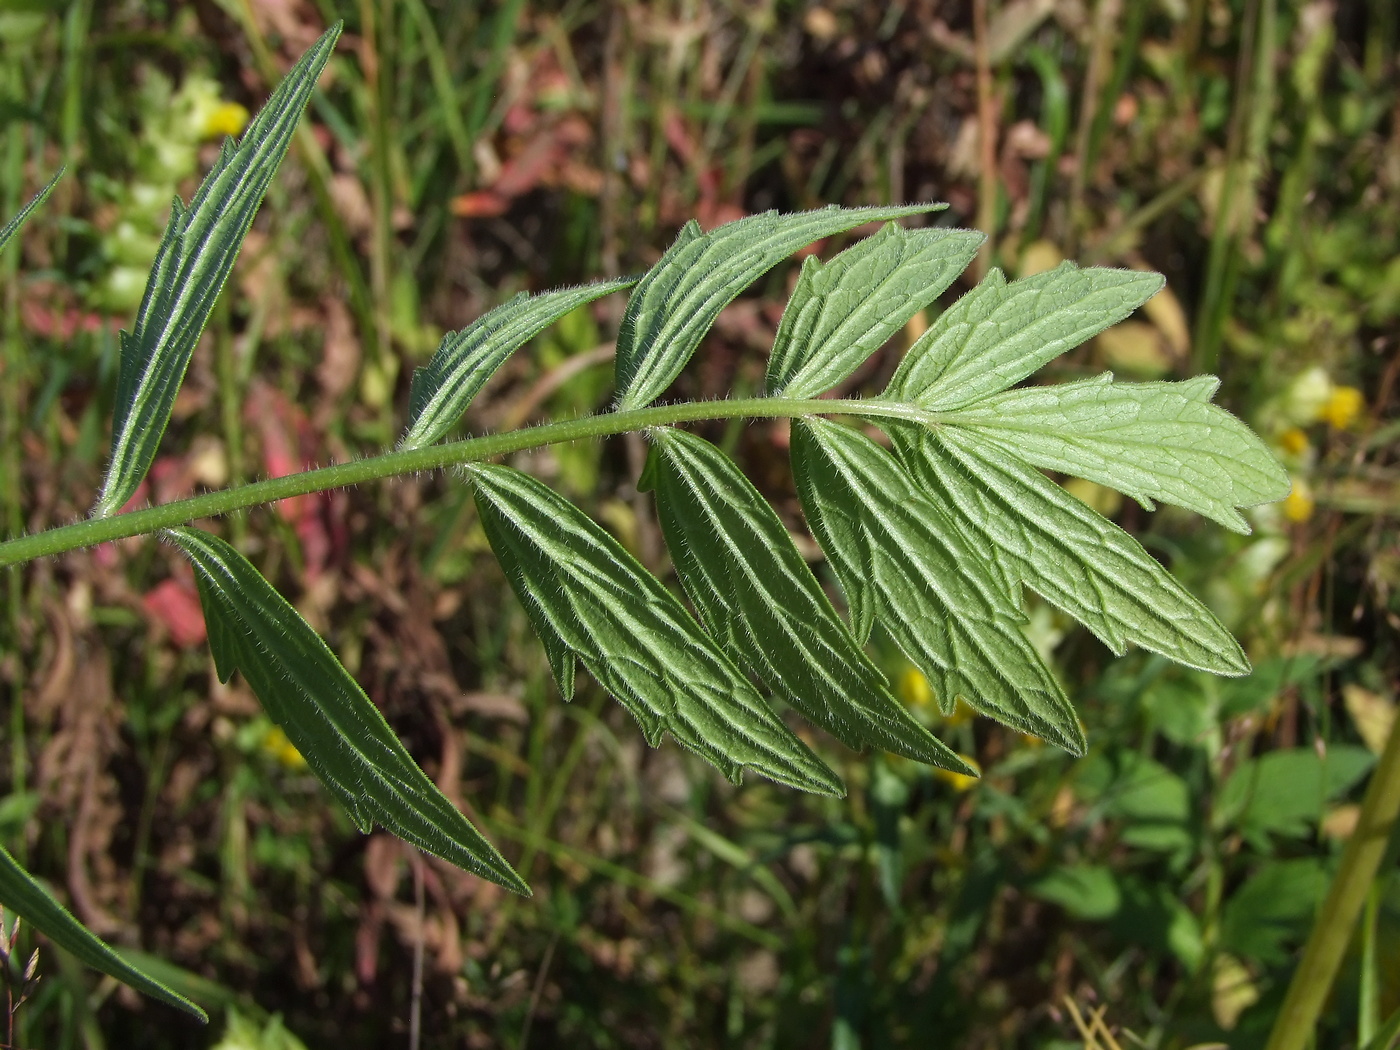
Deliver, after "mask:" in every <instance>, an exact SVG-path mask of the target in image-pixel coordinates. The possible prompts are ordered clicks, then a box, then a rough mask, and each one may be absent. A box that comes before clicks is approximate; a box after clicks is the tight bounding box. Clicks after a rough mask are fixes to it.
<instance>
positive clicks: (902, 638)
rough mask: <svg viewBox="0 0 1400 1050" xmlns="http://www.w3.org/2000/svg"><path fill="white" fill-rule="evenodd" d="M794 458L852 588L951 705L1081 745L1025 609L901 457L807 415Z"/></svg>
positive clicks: (812, 520)
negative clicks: (1028, 632)
mask: <svg viewBox="0 0 1400 1050" xmlns="http://www.w3.org/2000/svg"><path fill="white" fill-rule="evenodd" d="M792 460H793V473H794V475H795V476H796V479H797V489H798V493H799V494H800V495H801V497H802V506H803V509H804V510H805V511H806V514H807V521H808V523H809V524H810V525H811V526H812V531H813V532H814V533H816V535H817V538H818V540H819V541H820V542H821V545H822V547H823V548H824V549H825V550H826V553H827V556H828V557H829V558H830V559H831V563H832V566H833V567H834V568H835V569H836V574H837V576H838V577H839V578H840V580H841V585H842V587H843V588H845V589H846V593H847V594H848V595H851V594H854V593H858V594H860V595H861V599H860V600H861V601H862V602H863V603H864V604H866V605H867V606H868V607H869V608H870V609H871V610H872V611H873V615H874V616H875V617H876V618H878V619H879V621H880V623H881V624H882V625H884V627H885V628H886V629H887V630H888V631H889V632H890V634H891V636H892V637H893V638H894V640H895V642H896V643H897V644H898V645H899V647H900V648H901V649H903V650H904V653H905V655H906V656H908V657H909V659H910V660H912V661H913V662H914V663H915V664H916V665H917V666H918V667H919V669H920V670H921V671H923V673H924V676H925V677H926V678H927V679H928V681H929V685H930V686H931V687H932V688H933V691H934V694H935V695H936V696H937V698H938V701H939V703H940V704H941V705H943V707H944V709H945V710H951V709H952V705H953V703H954V702H955V701H956V700H957V699H959V698H961V699H963V700H966V701H967V703H968V704H970V705H971V706H972V707H973V708H975V709H976V710H979V711H982V712H983V713H985V714H987V715H990V716H991V717H992V718H995V719H996V720H997V721H999V722H1003V723H1005V724H1006V725H1009V726H1012V727H1013V728H1015V729H1019V730H1021V731H1023V732H1027V733H1034V734H1036V735H1038V736H1042V737H1045V738H1047V739H1049V740H1052V741H1054V742H1055V743H1057V744H1059V745H1060V746H1061V747H1063V748H1065V749H1066V750H1068V751H1070V752H1071V753H1073V754H1076V755H1079V754H1083V753H1084V748H1085V741H1084V733H1083V730H1082V729H1080V726H1079V720H1078V719H1077V718H1076V717H1075V714H1074V709H1073V708H1072V707H1071V706H1070V704H1069V701H1068V700H1067V699H1066V698H1065V694H1064V691H1063V690H1062V689H1061V688H1060V685H1059V683H1058V682H1056V681H1055V678H1054V676H1053V675H1052V674H1051V673H1050V670H1049V668H1047V667H1046V666H1045V664H1044V663H1043V662H1042V661H1041V659H1040V657H1039V656H1038V655H1037V654H1036V651H1035V650H1034V649H1033V648H1032V647H1031V644H1030V642H1028V641H1027V640H1026V638H1025V636H1024V635H1023V634H1022V633H1021V629H1020V625H1021V623H1023V622H1024V616H1023V615H1022V614H1021V610H1020V608H1019V607H1018V605H1017V604H1016V603H1015V602H1014V601H1013V600H1012V598H1011V597H1010V596H1009V595H1008V594H1007V593H1006V592H1005V590H1004V589H1003V584H1002V582H1001V581H1000V580H998V579H997V578H996V577H995V576H994V575H993V572H992V570H991V569H989V568H988V567H987V561H986V558H985V557H984V555H983V553H982V552H981V551H979V550H976V549H974V548H973V547H971V546H970V545H969V544H968V543H967V542H966V541H965V540H964V539H963V538H962V535H961V534H960V533H959V532H958V530H957V529H956V528H955V527H954V526H953V525H952V523H951V522H949V521H948V519H947V518H946V517H945V516H944V514H943V511H942V510H940V509H939V508H938V507H937V506H936V505H935V504H933V503H932V502H931V501H930V500H929V499H928V498H927V497H926V496H924V495H923V494H922V493H921V492H920V491H919V490H918V489H917V488H916V487H915V485H914V483H913V481H912V480H911V479H910V477H909V476H908V475H907V474H906V473H905V472H904V470H903V469H902V468H901V467H900V465H899V463H898V461H897V460H896V459H895V458H894V456H893V454H891V453H890V452H888V451H887V450H885V449H883V448H881V447H880V446H879V445H877V444H875V442H873V441H871V440H870V439H869V438H868V437H866V436H865V435H864V434H860V433H857V432H856V431H855V430H852V429H851V428H849V427H843V426H840V425H838V424H836V423H830V422H827V421H825V420H821V419H804V420H802V421H801V422H800V423H796V424H795V425H794V426H793V430H792Z"/></svg>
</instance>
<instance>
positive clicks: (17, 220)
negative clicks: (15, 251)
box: [0, 168, 64, 252]
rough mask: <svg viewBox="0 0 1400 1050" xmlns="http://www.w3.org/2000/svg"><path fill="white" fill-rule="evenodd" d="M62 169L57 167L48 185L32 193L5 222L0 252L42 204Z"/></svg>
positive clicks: (0, 237) (59, 177)
mask: <svg viewBox="0 0 1400 1050" xmlns="http://www.w3.org/2000/svg"><path fill="white" fill-rule="evenodd" d="M63 171H64V169H63V168H59V169H58V170H57V171H56V172H54V173H53V178H51V179H49V183H48V185H47V186H45V187H44V188H43V189H42V190H40V191H39V192H38V193H36V194H34V199H33V200H31V201H30V202H29V203H28V204H26V205H25V206H24V207H23V208H21V209H20V210H19V214H18V215H16V216H15V217H14V218H13V219H11V220H10V221H9V222H7V223H5V228H4V229H3V230H0V252H3V251H4V250H5V245H7V244H9V243H10V238H11V237H13V236H14V235H15V234H16V233H18V232H19V228H20V227H21V226H23V225H24V224H25V223H26V222H28V221H29V216H30V215H32V214H34V209H35V208H37V207H39V205H41V204H43V203H44V201H45V199H46V198H47V197H48V195H49V193H50V192H51V191H52V190H53V188H54V187H55V186H57V185H58V180H59V179H61V178H63Z"/></svg>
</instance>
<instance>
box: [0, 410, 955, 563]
mask: <svg viewBox="0 0 1400 1050" xmlns="http://www.w3.org/2000/svg"><path fill="white" fill-rule="evenodd" d="M818 414H821V415H832V414H834V415H856V416H870V417H881V418H893V419H908V420H915V421H918V422H923V423H936V422H939V421H940V420H941V419H942V418H943V416H942V415H941V414H940V413H936V412H928V411H925V410H923V409H921V408H919V407H918V406H917V405H909V404H900V403H896V402H890V401H864V400H852V401H838V400H826V399H795V398H779V397H750V398H734V399H730V400H724V401H691V402H686V403H684V404H677V405H656V406H653V407H650V408H637V409H629V410H627V411H625V412H604V413H601V414H599V415H593V416H583V417H581V418H579V419H569V420H564V421H562V422H558V423H549V424H547V425H545V426H539V427H529V428H526V429H524V430H513V431H510V432H509V433H504V434H489V435H487V436H485V437H476V438H467V439H465V440H463V441H452V442H448V443H446V444H441V445H430V446H428V447H427V448H415V449H404V450H400V451H396V452H386V453H384V454H383V455H379V456H371V457H369V458H367V459H358V460H354V461H352V462H350V463H338V464H336V465H335V466H331V467H319V468H317V469H315V470H306V471H301V472H299V473H296V474H288V475H286V476H284V477H280V478H269V479H267V480H265V481H257V482H253V483H251V484H248V485H239V486H236V487H233V488H227V489H221V490H219V491H218V492H208V493H205V494H204V495H202V496H193V497H191V498H189V499H182V500H177V501H175V502H173V503H163V504H161V505H160V506H158V507H147V508H145V509H144V510H136V511H131V512H129V513H126V514H114V515H112V516H110V517H105V518H90V519H87V520H84V521H78V522H74V523H73V524H72V525H64V526H61V527H59V528H55V529H49V530H48V531H46V532H40V533H36V534H34V535H32V536H22V537H19V538H17V539H12V540H8V541H6V542H4V543H0V568H2V567H4V566H6V565H18V564H20V563H23V562H27V561H33V560H34V559H35V558H44V557H49V556H51V555H55V554H62V553H64V552H65V551H70V550H75V549H77V548H79V547H91V546H93V545H94V544H98V543H106V542H107V541H109V540H119V539H125V538H127V537H130V536H141V535H145V534H147V533H152V532H159V531H160V530H161V529H168V528H172V527H173V526H176V525H183V524H186V523H187V522H191V521H195V520H196V519H198V518H210V517H216V516H218V515H220V514H228V513H230V512H231V511H235V510H242V509H243V508H245V507H253V506H257V505H259V504H262V503H274V502H276V501H277V500H282V499H287V498H288V497H291V496H304V495H307V494H308V493H312V492H323V491H325V490H326V489H337V488H344V487H346V486H347V485H358V484H360V483H361V482H366V481H377V480H379V479H381V478H389V477H394V476H396V475H399V474H413V473H417V472H419V471H424V470H440V469H441V468H443V467H452V466H457V465H458V464H462V463H476V462H480V461H481V460H484V459H490V458H492V457H493V456H503V455H508V454H509V453H512V452H523V451H526V450H528V449H535V448H542V447H543V446H545V445H553V444H557V443H559V442H562V441H578V440H580V439H586V438H600V437H609V436H612V435H614V434H625V433H628V432H631V431H637V430H646V429H648V428H650V427H664V426H671V425H673V424H676V423H687V422H693V421H697V420H703V419H735V418H780V417H782V418H791V417H794V416H810V415H818Z"/></svg>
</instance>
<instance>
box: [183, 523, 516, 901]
mask: <svg viewBox="0 0 1400 1050" xmlns="http://www.w3.org/2000/svg"><path fill="white" fill-rule="evenodd" d="M166 535H167V536H169V537H170V538H171V539H172V540H174V541H175V542H176V543H177V544H178V545H179V546H180V547H181V549H182V550H184V552H185V553H186V554H187V555H188V556H189V559H190V561H191V562H193V563H194V568H195V577H196V580H197V581H198V584H199V600H200V604H201V605H202V606H203V607H204V618H205V621H206V622H207V624H208V627H209V648H210V649H211V650H213V653H214V666H215V668H216V669H217V670H218V672H219V679H220V680H221V681H224V682H227V681H228V680H229V678H230V677H232V675H233V672H234V670H239V671H242V672H243V677H244V678H245V679H247V681H248V684H249V685H250V686H251V687H252V689H253V692H254V693H256V694H257V697H258V699H259V700H260V701H262V705H263V707H264V708H265V709H266V710H267V713H268V715H269V717H271V718H272V720H273V721H274V722H276V723H277V724H278V725H280V726H281V727H282V729H283V730H284V731H285V732H286V734H287V739H289V740H290V741H291V742H292V744H293V745H294V746H295V747H296V749H297V750H298V751H300V752H301V754H302V757H304V758H305V759H306V763H307V765H309V766H310V767H311V769H312V771H313V772H315V774H316V775H317V776H318V777H319V778H320V779H321V782H322V783H323V784H325V785H326V787H327V788H329V789H330V791H331V793H332V794H333V795H335V796H336V798H338V799H339V800H340V802H341V804H342V805H344V806H345V808H346V810H348V811H349V813H350V817H351V819H353V820H354V821H355V825H356V826H357V827H358V828H359V829H360V830H361V831H363V832H368V831H369V830H370V829H371V828H372V827H373V826H374V824H375V823H376V822H377V823H379V824H381V825H383V826H384V827H385V828H387V829H388V830H390V831H392V832H393V833H394V834H395V835H398V836H399V837H400V838H402V839H405V840H406V841H408V842H411V843H413V844H414V845H415V846H418V847H420V848H422V849H425V850H427V851H428V852H429V853H432V854H435V855H436V856H439V857H442V858H443V859H444V860H447V861H451V862H452V863H453V864H456V865H457V866H458V867H460V868H464V869H466V870H467V871H470V872H472V873H473V874H475V875H479V876H481V877H482V878H483V879H490V880H491V881H492V882H495V883H499V884H500V885H502V886H504V887H506V888H507V889H511V890H515V891H516V892H517V893H525V894H528V893H529V892H530V889H529V887H528V886H526V885H525V882H524V880H522V879H521V878H520V876H519V875H517V874H516V873H515V871H514V870H512V868H511V867H510V865H509V864H507V863H506V862H505V859H504V858H503V857H502V856H501V855H500V854H499V853H497V852H496V850H495V848H494V847H493V846H492V845H491V844H490V843H489V842H487V841H486V840H485V839H484V838H482V836H481V834H480V833H479V832H478V831H477V830H476V828H474V827H472V825H471V823H470V822H469V821H468V820H467V818H466V817H464V816H462V814H461V813H460V812H459V811H458V809H457V807H456V806H454V805H453V804H452V803H451V802H450V801H448V799H447V797H446V796H445V795H443V793H442V792H441V791H439V790H438V788H437V786H436V785H435V784H434V783H433V782H432V781H431V780H429V779H428V777H427V775H426V774H425V773H424V772H423V771H422V770H421V769H419V768H418V766H417V764H416V763H414V761H413V759H412V757H410V755H409V753H408V751H407V750H405V749H404V746H403V744H402V743H401V742H400V741H399V738H398V737H397V736H395V735H394V731H393V730H392V729H390V728H389V723H387V722H386V721H384V716H383V715H382V714H380V713H379V709H378V708H377V707H375V706H374V704H373V703H372V702H371V701H370V699H369V697H367V696H366V695H365V693H364V690H362V689H361V688H360V686H359V684H358V683H357V682H356V681H355V679H354V678H352V677H351V676H350V673H349V672H348V671H346V670H345V668H344V667H342V666H341V664H340V661H339V660H337V659H336V658H335V654H333V653H332V652H331V651H330V649H329V648H328V647H327V645H326V643H325V642H324V641H322V640H321V636H320V635H318V634H317V633H316V632H315V631H313V630H312V629H311V627H310V626H309V625H308V624H307V622H306V621H305V620H303V619H302V618H301V614H300V613H298V612H297V611H296V609H294V608H293V607H292V606H291V605H290V604H289V603H288V602H287V600H286V599H285V598H283V597H282V596H281V595H280V594H278V593H277V591H276V590H275V589H273V587H272V585H271V584H270V583H268V582H267V580H265V579H264V578H263V576H262V574H261V573H259V572H258V570H257V569H255V568H253V566H252V565H251V564H250V563H249V562H248V560H247V559H246V558H244V557H243V555H241V554H239V553H238V552H237V551H236V550H234V549H233V548H232V547H230V546H229V545H228V544H227V543H225V542H224V541H223V540H221V539H219V538H218V537H217V536H211V535H210V534H209V533H207V532H201V531H200V530H198V529H190V528H179V529H170V530H169V531H168V532H167V533H166Z"/></svg>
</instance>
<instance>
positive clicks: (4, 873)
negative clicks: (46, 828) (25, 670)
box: [0, 183, 209, 1024]
mask: <svg viewBox="0 0 1400 1050" xmlns="http://www.w3.org/2000/svg"><path fill="white" fill-rule="evenodd" d="M50 185H52V183H51V184H50ZM0 904H3V905H4V906H5V907H6V908H9V909H10V910H11V911H12V912H14V913H15V914H16V915H18V916H20V917H21V918H22V919H24V921H25V922H27V923H29V924H30V925H31V926H33V927H34V928H35V929H36V930H38V931H39V932H40V933H42V934H43V935H44V936H45V937H47V938H48V939H49V940H51V941H53V943H54V944H56V945H58V946H59V947H60V948H62V949H64V950H65V951H67V952H69V953H71V954H72V955H73V957H74V958H76V959H77V960H78V961H79V962H81V963H83V964H84V965H87V966H91V967H92V968H93V969H94V970H97V971H99V972H101V973H105V974H107V975H108V976H110V977H115V978H116V979H117V980H119V981H121V982H122V984H125V985H130V986H131V987H132V988H135V989H136V990H137V991H138V992H144V993H145V994H146V995H149V996H150V997H151V998H153V999H159V1000H160V1001H161V1002H163V1003H168V1004H169V1005H171V1006H173V1007H176V1008H177V1009H180V1010H184V1011H185V1012H186V1013H188V1014H193V1015H194V1016H195V1017H198V1018H199V1019H200V1021H202V1022H203V1023H205V1024H208V1023H209V1015H208V1014H206V1013H205V1012H204V1011H203V1010H201V1009H200V1008H199V1007H198V1006H196V1005H195V1004H194V1003H192V1002H190V1001H189V1000H188V999H186V998H185V997H184V996H183V995H181V994H180V993H179V992H176V991H174V990H173V989H171V988H168V987H166V986H165V985H164V984H161V983H160V982H159V981H157V980H156V979H155V978H153V977H150V976H149V975H147V974H145V973H142V972H141V971H140V970H139V969H137V968H136V967H135V966H132V965H131V964H130V963H129V962H127V961H126V960H125V959H123V958H122V957H121V956H119V955H118V954H117V953H116V952H114V951H113V950H112V949H111V947H110V946H109V945H107V944H106V943H105V942H104V941H102V940H99V939H98V938H97V937H95V936H93V934H92V933H91V931H89V930H88V928H87V927H86V926H84V925H83V924H82V923H81V922H79V921H78V920H77V919H75V918H74V917H73V915H72V913H71V912H69V911H68V909H67V908H65V907H64V906H63V905H62V904H60V903H59V902H58V901H57V900H55V899H54V897H53V895H52V894H51V893H49V891H48V890H46V889H45V888H44V887H43V886H42V885H40V883H39V882H38V881H37V880H36V879H35V878H34V876H32V875H30V874H29V872H27V871H25V870H24V869H23V868H22V867H20V865H19V864H18V862H16V860H15V859H14V857H12V856H10V854H9V853H8V852H7V851H6V850H5V849H3V848H0Z"/></svg>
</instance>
